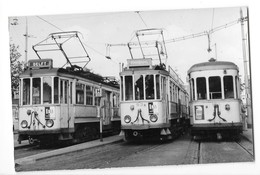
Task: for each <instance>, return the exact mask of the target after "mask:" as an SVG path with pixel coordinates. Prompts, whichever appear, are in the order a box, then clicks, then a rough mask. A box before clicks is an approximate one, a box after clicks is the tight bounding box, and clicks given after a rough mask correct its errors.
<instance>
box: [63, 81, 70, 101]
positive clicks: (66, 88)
mask: <svg viewBox="0 0 260 175" xmlns="http://www.w3.org/2000/svg"><path fill="white" fill-rule="evenodd" d="M68 88H69V81H68V80H64V103H66V104H68V96H69V91H68Z"/></svg>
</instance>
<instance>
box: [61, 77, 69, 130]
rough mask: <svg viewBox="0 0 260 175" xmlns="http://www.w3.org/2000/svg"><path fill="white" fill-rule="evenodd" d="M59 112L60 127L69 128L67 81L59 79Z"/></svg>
mask: <svg viewBox="0 0 260 175" xmlns="http://www.w3.org/2000/svg"><path fill="white" fill-rule="evenodd" d="M60 107H61V108H60V114H61V117H62V118H63V120H62V121H61V127H62V128H69V112H70V111H69V81H68V80H63V79H61V80H60Z"/></svg>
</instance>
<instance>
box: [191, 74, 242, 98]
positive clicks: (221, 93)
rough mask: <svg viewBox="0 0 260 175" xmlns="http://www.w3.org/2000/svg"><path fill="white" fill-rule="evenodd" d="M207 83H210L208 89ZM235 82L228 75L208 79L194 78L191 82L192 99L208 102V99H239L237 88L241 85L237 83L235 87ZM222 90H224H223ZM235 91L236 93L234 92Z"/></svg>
mask: <svg viewBox="0 0 260 175" xmlns="http://www.w3.org/2000/svg"><path fill="white" fill-rule="evenodd" d="M194 80H195V81H196V84H195V86H196V88H195V87H194ZM207 81H208V87H207ZM233 81H234V77H233V76H231V75H227V76H224V77H220V76H211V77H208V78H206V77H197V78H196V79H193V78H192V79H191V81H190V86H191V93H192V99H193V100H195V99H197V100H207V99H229V98H237V97H238V95H239V94H238V90H237V87H238V86H239V85H238V84H237V83H235V86H234V82H233ZM222 84H223V85H222ZM236 86H237V87H236ZM222 88H224V89H223V90H222ZM234 89H235V90H236V91H234ZM195 90H196V92H195ZM235 93H236V94H237V95H236V97H235ZM195 97H196V98H195Z"/></svg>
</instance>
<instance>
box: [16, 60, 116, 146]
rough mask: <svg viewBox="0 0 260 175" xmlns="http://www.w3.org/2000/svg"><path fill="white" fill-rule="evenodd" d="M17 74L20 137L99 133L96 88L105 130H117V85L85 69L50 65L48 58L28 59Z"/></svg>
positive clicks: (48, 138) (53, 137)
mask: <svg viewBox="0 0 260 175" xmlns="http://www.w3.org/2000/svg"><path fill="white" fill-rule="evenodd" d="M28 64H29V69H27V70H26V71H25V72H23V73H22V74H21V75H20V104H19V130H18V133H19V139H18V140H19V141H21V140H24V139H28V138H33V139H38V140H41V141H51V140H68V139H78V140H80V139H91V138H95V137H97V136H98V135H99V120H100V119H99V118H97V105H99V104H100V103H99V101H98V100H97V98H96V97H95V91H96V89H99V90H101V92H102V98H101V103H102V104H101V105H102V106H103V108H102V112H101V117H102V118H103V125H104V130H115V129H117V130H120V115H119V85H118V84H116V83H115V82H114V83H111V82H110V83H109V82H105V81H102V80H103V79H102V78H101V76H98V75H95V74H93V73H90V72H86V71H79V72H77V71H71V70H69V69H63V68H53V67H52V60H51V59H38V60H30V61H29V63H28Z"/></svg>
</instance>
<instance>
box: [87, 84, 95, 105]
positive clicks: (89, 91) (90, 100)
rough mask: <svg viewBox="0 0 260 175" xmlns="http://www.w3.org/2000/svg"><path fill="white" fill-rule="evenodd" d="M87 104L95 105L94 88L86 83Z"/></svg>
mask: <svg viewBox="0 0 260 175" xmlns="http://www.w3.org/2000/svg"><path fill="white" fill-rule="evenodd" d="M86 105H93V89H92V87H91V86H87V85H86Z"/></svg>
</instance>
